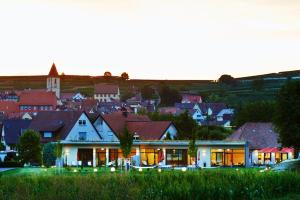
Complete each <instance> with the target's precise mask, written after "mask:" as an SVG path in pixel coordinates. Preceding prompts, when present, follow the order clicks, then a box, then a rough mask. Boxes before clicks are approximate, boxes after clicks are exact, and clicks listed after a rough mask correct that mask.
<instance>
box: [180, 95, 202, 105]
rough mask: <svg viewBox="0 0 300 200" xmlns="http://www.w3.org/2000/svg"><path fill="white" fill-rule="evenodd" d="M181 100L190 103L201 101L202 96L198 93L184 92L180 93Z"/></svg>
mask: <svg viewBox="0 0 300 200" xmlns="http://www.w3.org/2000/svg"><path fill="white" fill-rule="evenodd" d="M182 101H183V102H184V101H189V102H191V103H202V98H201V96H199V95H192V94H184V95H182Z"/></svg>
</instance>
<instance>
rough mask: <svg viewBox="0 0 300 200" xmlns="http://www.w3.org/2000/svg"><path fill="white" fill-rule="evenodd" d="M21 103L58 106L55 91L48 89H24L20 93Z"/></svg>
mask: <svg viewBox="0 0 300 200" xmlns="http://www.w3.org/2000/svg"><path fill="white" fill-rule="evenodd" d="M19 104H20V105H31V106H50V105H51V106H54V107H56V106H57V98H56V95H55V92H48V91H24V92H22V93H21V94H20V102H19Z"/></svg>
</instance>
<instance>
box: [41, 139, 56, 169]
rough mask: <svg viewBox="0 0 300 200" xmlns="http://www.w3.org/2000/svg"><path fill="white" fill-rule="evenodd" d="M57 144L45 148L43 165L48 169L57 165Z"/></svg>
mask: <svg viewBox="0 0 300 200" xmlns="http://www.w3.org/2000/svg"><path fill="white" fill-rule="evenodd" d="M54 150H55V144H53V143H47V144H45V145H44V146H43V164H44V165H45V166H46V167H50V166H53V165H54V164H55V159H56V156H55V152H54Z"/></svg>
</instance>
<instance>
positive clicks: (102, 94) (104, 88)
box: [94, 83, 120, 102]
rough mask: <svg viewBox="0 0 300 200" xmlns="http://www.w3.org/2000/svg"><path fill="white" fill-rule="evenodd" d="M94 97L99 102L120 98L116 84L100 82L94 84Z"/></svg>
mask: <svg viewBox="0 0 300 200" xmlns="http://www.w3.org/2000/svg"><path fill="white" fill-rule="evenodd" d="M94 99H96V100H98V101H100V102H111V101H114V100H117V101H119V100H120V89H119V86H117V85H111V84H104V83H100V84H97V85H95V94H94Z"/></svg>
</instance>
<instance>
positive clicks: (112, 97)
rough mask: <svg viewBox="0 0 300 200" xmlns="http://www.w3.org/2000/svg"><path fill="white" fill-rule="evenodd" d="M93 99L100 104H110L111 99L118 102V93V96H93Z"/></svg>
mask: <svg viewBox="0 0 300 200" xmlns="http://www.w3.org/2000/svg"><path fill="white" fill-rule="evenodd" d="M94 99H96V100H98V101H100V102H111V99H114V100H120V93H118V94H94Z"/></svg>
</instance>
